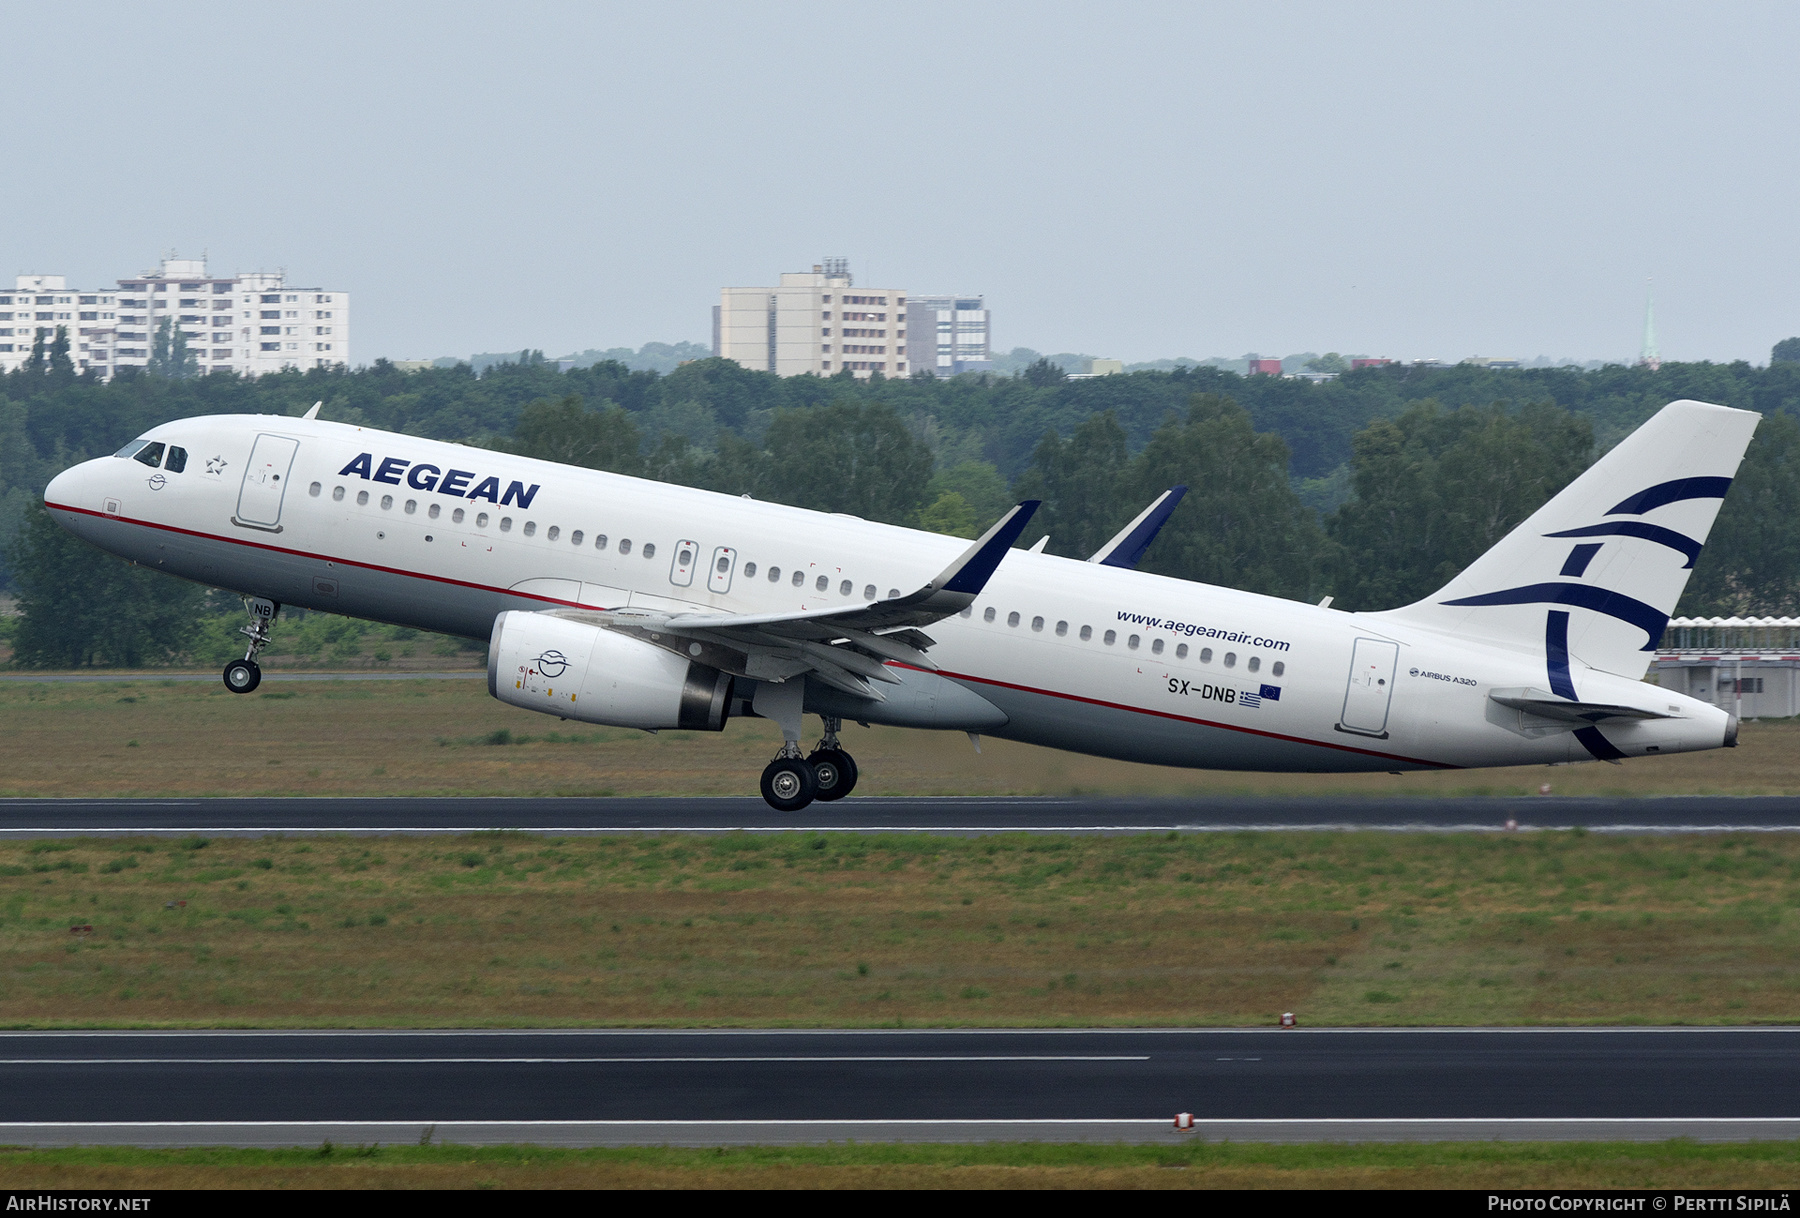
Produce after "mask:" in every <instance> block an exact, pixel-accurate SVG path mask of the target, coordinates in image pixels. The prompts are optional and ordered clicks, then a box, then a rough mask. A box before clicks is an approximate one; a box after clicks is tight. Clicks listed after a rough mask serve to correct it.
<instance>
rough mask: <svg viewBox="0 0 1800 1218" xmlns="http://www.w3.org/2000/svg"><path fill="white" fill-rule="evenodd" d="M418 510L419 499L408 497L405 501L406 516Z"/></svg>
mask: <svg viewBox="0 0 1800 1218" xmlns="http://www.w3.org/2000/svg"><path fill="white" fill-rule="evenodd" d="M418 510H419V501H418V500H417V499H408V500H407V501H406V514H407V515H408V516H411V515H412V514H413V513H414V512H417V511H418Z"/></svg>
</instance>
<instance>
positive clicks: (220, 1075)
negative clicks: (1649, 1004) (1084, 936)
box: [0, 1029, 1800, 1145]
mask: <svg viewBox="0 0 1800 1218" xmlns="http://www.w3.org/2000/svg"><path fill="white" fill-rule="evenodd" d="M1796 1095H1800V1029H1794V1030H1790V1029H1704V1030H1702V1029H1490V1030H1467V1029H1455V1030H1429V1029H1428V1030H1412V1029H1406V1030H1401V1029H1392V1030H1388V1029H1382V1030H1375V1029H1371V1030H1304V1029H1298V1030H1288V1031H1276V1030H1203V1031H1190V1030H1150V1031H1145V1030H1120V1031H1111V1030H1108V1031H1062V1030H1053V1031H992V1032H974V1031H887V1030H884V1031H853V1032H843V1031H826V1032H812V1031H768V1032H642V1031H588V1032H568V1031H520V1032H504V1031H496V1032H435V1033H434V1032H277V1033H267V1032H194V1033H176V1032H160V1033H159V1032H68V1033H42V1032H40V1033H8V1034H4V1035H0V1139H3V1140H4V1141H6V1142H8V1143H12V1144H32V1145H59V1144H70V1143H76V1142H88V1143H92V1142H122V1143H134V1144H151V1145H196V1144H241V1145H317V1144H318V1143H319V1142H321V1141H324V1140H326V1139H328V1138H329V1139H331V1140H334V1141H348V1142H364V1143H367V1142H373V1141H387V1142H394V1141H407V1142H417V1141H420V1140H421V1139H423V1138H426V1137H431V1138H434V1139H439V1140H449V1141H456V1142H521V1141H523V1142H548V1143H556V1144H563V1145H620V1144H643V1143H680V1144H700V1145H717V1144H724V1143H742V1142H781V1141H786V1142H794V1141H827V1140H833V1139H842V1138H858V1139H861V1140H914V1141H967V1140H991V1139H1007V1140H1013V1139H1026V1140H1057V1141H1061V1140H1130V1141H1146V1140H1162V1139H1174V1138H1179V1137H1191V1136H1194V1135H1192V1134H1177V1133H1176V1132H1175V1131H1174V1130H1173V1128H1172V1124H1173V1117H1174V1114H1175V1113H1177V1112H1191V1113H1193V1114H1194V1116H1195V1118H1196V1125H1197V1128H1198V1130H1199V1133H1200V1136H1204V1137H1232V1138H1237V1139H1245V1140H1275V1141H1290V1140H1318V1139H1357V1140H1369V1139H1382V1140H1397V1139H1424V1140H1444V1139H1468V1138H1481V1139H1488V1138H1494V1137H1502V1138H1508V1139H1521V1138H1530V1139H1583V1140H1589V1139H1595V1138H1607V1139H1618V1138H1629V1139H1662V1138H1670V1137H1693V1138H1700V1139H1708V1140H1742V1139H1747V1138H1759V1137H1760V1138H1776V1137H1778V1138H1794V1137H1800V1102H1796V1100H1795V1098H1794V1097H1795V1096H1796Z"/></svg>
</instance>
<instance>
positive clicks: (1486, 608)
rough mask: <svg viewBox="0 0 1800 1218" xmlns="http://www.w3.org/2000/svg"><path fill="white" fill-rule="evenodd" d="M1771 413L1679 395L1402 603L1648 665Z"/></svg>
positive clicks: (1562, 658) (1435, 617) (1445, 626)
mask: <svg viewBox="0 0 1800 1218" xmlns="http://www.w3.org/2000/svg"><path fill="white" fill-rule="evenodd" d="M1761 418H1762V416H1761V415H1759V414H1757V413H1755V412H1754V411H1749V410H1733V409H1731V408H1730V407H1726V406H1711V405H1708V404H1707V403H1705V402H1691V401H1681V402H1671V403H1669V404H1668V405H1667V406H1665V407H1663V408H1662V409H1661V410H1659V411H1657V412H1656V414H1655V415H1654V416H1653V417H1652V418H1651V419H1650V420H1649V421H1648V422H1646V423H1645V424H1644V425H1643V426H1642V427H1639V428H1638V429H1637V430H1636V431H1634V432H1632V433H1631V434H1630V435H1629V436H1627V437H1625V439H1624V440H1623V441H1622V442H1621V443H1620V444H1619V445H1618V447H1616V448H1614V449H1613V450H1612V451H1611V452H1609V453H1607V454H1606V455H1605V456H1604V457H1602V458H1600V460H1598V461H1596V462H1595V463H1594V464H1593V465H1592V466H1590V467H1589V468H1588V470H1587V472H1586V473H1584V474H1582V475H1581V476H1580V477H1579V478H1577V479H1575V481H1573V482H1571V483H1569V485H1568V486H1567V487H1565V488H1563V490H1562V492H1561V493H1560V494H1558V495H1557V496H1556V497H1555V498H1553V499H1551V500H1550V502H1548V503H1546V504H1545V505H1544V506H1543V507H1541V508H1539V509H1538V510H1537V511H1536V512H1534V513H1532V515H1531V517H1530V518H1529V519H1527V520H1526V521H1525V523H1523V524H1521V525H1520V526H1519V527H1518V528H1516V529H1514V530H1513V531H1512V532H1510V533H1508V534H1507V535H1506V536H1505V537H1504V538H1502V539H1501V541H1500V542H1499V544H1498V545H1496V546H1494V548H1493V549H1491V550H1489V551H1488V552H1487V553H1486V554H1483V555H1482V556H1481V557H1480V558H1478V559H1476V560H1475V561H1474V562H1473V563H1471V564H1470V565H1469V566H1468V568H1466V569H1465V570H1464V571H1463V573H1462V574H1460V575H1458V576H1457V577H1456V578H1455V579H1453V580H1451V581H1450V582H1449V583H1448V584H1446V585H1444V587H1442V588H1440V589H1438V591H1436V592H1434V593H1432V595H1430V596H1428V597H1426V598H1425V599H1424V600H1422V601H1419V602H1418V603H1416V604H1412V605H1408V606H1406V607H1405V608H1403V609H1394V610H1391V611H1389V612H1388V613H1384V614H1374V615H1371V616H1375V617H1391V618H1394V619H1396V620H1400V621H1405V622H1414V623H1417V624H1419V625H1423V626H1430V627H1432V628H1434V629H1437V630H1443V631H1446V632H1450V633H1454V634H1460V635H1466V636H1469V637H1472V638H1480V639H1489V640H1493V641H1495V642H1505V643H1514V644H1517V645H1519V646H1522V647H1528V648H1531V649H1533V650H1535V649H1536V648H1538V647H1540V646H1541V647H1542V648H1543V649H1544V652H1545V660H1546V664H1547V665H1548V672H1549V680H1550V686H1551V691H1552V692H1553V693H1556V694H1560V695H1561V696H1563V697H1565V698H1571V699H1573V698H1574V697H1575V688H1574V683H1573V681H1572V679H1571V677H1570V675H1569V663H1570V660H1571V659H1574V660H1576V661H1578V662H1580V663H1582V664H1585V665H1587V666H1588V667H1590V668H1598V669H1600V670H1602V671H1604V672H1610V673H1617V674H1618V675H1620V676H1624V677H1631V678H1633V679H1636V678H1639V677H1642V676H1643V675H1644V671H1645V670H1646V669H1647V668H1648V667H1649V665H1650V658H1651V653H1652V652H1653V651H1654V650H1655V648H1656V645H1657V643H1658V642H1660V641H1661V639H1662V634H1663V628H1664V627H1665V626H1667V625H1668V621H1669V614H1671V613H1673V612H1674V610H1675V602H1676V601H1678V600H1680V599H1681V591H1682V589H1683V588H1685V587H1686V586H1687V581H1688V575H1689V574H1690V573H1691V572H1692V571H1693V568H1694V560H1695V559H1696V558H1698V557H1699V555H1700V547H1701V546H1702V545H1703V544H1705V542H1706V535H1707V533H1708V532H1710V531H1711V529H1712V525H1713V520H1714V518H1715V517H1717V516H1718V514H1719V507H1720V505H1721V504H1722V503H1723V501H1724V498H1725V492H1726V490H1727V489H1729V488H1730V486H1731V479H1732V477H1733V476H1734V475H1735V474H1736V473H1737V467H1738V463H1739V462H1740V461H1742V460H1743V458H1744V449H1745V448H1746V447H1748V446H1749V444H1750V436H1751V433H1752V432H1754V431H1755V430H1756V424H1757V422H1758V421H1759V420H1760V419H1761Z"/></svg>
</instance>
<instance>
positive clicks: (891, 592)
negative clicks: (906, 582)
mask: <svg viewBox="0 0 1800 1218" xmlns="http://www.w3.org/2000/svg"><path fill="white" fill-rule="evenodd" d="M899 595H900V589H898V588H889V589H888V599H889V600H892V599H893V598H894V597H896V596H899ZM963 616H964V617H968V616H969V611H968V610H967V609H964V610H963Z"/></svg>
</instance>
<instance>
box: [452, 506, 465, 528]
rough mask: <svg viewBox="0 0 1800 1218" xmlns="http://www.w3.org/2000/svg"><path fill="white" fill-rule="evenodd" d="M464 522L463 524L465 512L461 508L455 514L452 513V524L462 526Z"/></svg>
mask: <svg viewBox="0 0 1800 1218" xmlns="http://www.w3.org/2000/svg"><path fill="white" fill-rule="evenodd" d="M462 522H463V510H462V509H461V508H457V509H456V510H455V511H454V512H451V513H450V523H451V524H461V523H462Z"/></svg>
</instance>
